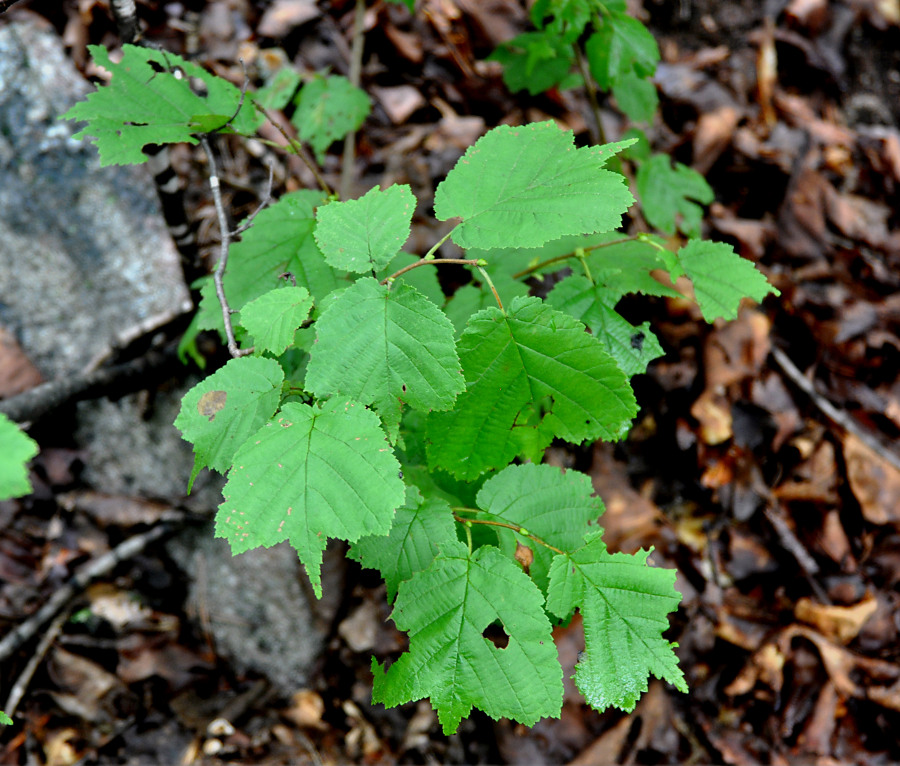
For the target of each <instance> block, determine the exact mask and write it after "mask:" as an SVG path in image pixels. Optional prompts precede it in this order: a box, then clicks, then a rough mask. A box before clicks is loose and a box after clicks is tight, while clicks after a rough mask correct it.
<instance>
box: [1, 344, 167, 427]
mask: <svg viewBox="0 0 900 766" xmlns="http://www.w3.org/2000/svg"><path fill="white" fill-rule="evenodd" d="M175 359H176V357H175V354H174V353H172V352H169V353H166V352H159V351H150V352H149V353H147V354H145V355H144V356H141V357H139V358H137V359H134V360H132V361H130V362H125V363H123V364H117V365H113V366H111V367H103V368H101V369H99V370H91V371H89V372H85V373H82V374H76V375H71V376H68V377H64V378H58V379H56V380H51V381H48V382H47V383H41V384H40V385H39V386H35V387H34V388H30V389H28V390H27V391H24V392H23V393H21V394H18V395H16V396H13V397H11V398H10V399H5V400H4V401H2V402H0V412H2V413H3V414H4V415H6V416H7V417H8V418H9V419H10V420H13V421H15V422H16V423H30V422H34V421H35V420H38V419H39V418H41V417H42V416H43V415H46V414H47V413H48V412H50V411H52V410H54V409H56V408H57V407H60V406H62V405H63V404H66V403H67V402H71V401H80V400H82V399H95V398H98V397H100V396H104V395H108V394H110V393H129V392H131V391H141V390H143V389H145V388H147V387H148V386H150V385H153V384H154V383H155V382H156V379H157V377H156V376H155V375H152V374H150V373H153V372H155V371H157V370H161V369H163V368H164V367H165V365H166V364H167V363H173V364H174V363H175Z"/></svg>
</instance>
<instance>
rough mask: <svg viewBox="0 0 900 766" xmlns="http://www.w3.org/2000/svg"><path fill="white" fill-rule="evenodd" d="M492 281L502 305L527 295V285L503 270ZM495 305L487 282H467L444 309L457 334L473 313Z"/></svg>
mask: <svg viewBox="0 0 900 766" xmlns="http://www.w3.org/2000/svg"><path fill="white" fill-rule="evenodd" d="M493 282H494V287H495V288H496V290H497V294H498V295H499V296H500V300H501V301H503V305H504V306H505V305H507V304H508V303H510V302H511V301H512V299H513V298H517V297H519V296H522V297H524V296H526V295H528V285H526V284H524V283H523V282H518V281H516V280H514V279H513V278H512V277H510V276H508V275H507V274H505V273H503V272H500V273H498V274H496V275H495V276H494V277H493ZM496 305H497V299H496V298H495V297H494V293H493V292H492V291H491V288H490V287H489V286H488V285H487V283H478V284H469V285H463V286H462V287H460V288H459V289H458V290H457V291H456V292H455V293H453V296H452V297H451V298H450V300H449V301H447V305H446V306H445V307H444V311H445V312H446V314H447V316H448V317H450V321H451V322H453V327H454V329H455V330H456V335H457V336H459V335H460V334H461V333H462V332H463V330H465V329H466V323H467V322H468V321H469V318H470V317H471V316H472V315H473V314H477V313H478V312H479V311H481V310H482V309H486V308H488V307H490V306H496Z"/></svg>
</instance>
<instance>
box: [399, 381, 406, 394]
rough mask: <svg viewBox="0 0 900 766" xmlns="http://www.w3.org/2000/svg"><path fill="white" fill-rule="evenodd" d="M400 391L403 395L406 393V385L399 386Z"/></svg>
mask: <svg viewBox="0 0 900 766" xmlns="http://www.w3.org/2000/svg"><path fill="white" fill-rule="evenodd" d="M400 390H401V391H402V392H403V393H404V394H405V393H406V383H404V384H403V385H402V386H400Z"/></svg>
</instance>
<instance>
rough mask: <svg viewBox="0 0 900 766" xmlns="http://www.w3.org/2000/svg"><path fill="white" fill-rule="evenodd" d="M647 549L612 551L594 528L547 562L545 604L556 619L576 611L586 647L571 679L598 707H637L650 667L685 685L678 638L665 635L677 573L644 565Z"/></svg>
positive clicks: (659, 675) (675, 597) (682, 688)
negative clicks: (569, 550) (631, 552)
mask: <svg viewBox="0 0 900 766" xmlns="http://www.w3.org/2000/svg"><path fill="white" fill-rule="evenodd" d="M648 555H649V551H639V552H638V553H635V554H634V555H628V554H625V553H609V552H608V551H607V550H606V545H605V544H604V542H603V541H602V540H601V539H600V534H599V533H596V532H595V533H592V534H591V535H588V536H587V537H586V538H585V544H584V546H583V547H582V548H580V549H579V550H577V551H575V552H574V553H564V554H561V555H558V556H556V557H555V558H554V559H553V564H552V565H551V566H550V587H549V590H548V594H547V608H548V609H549V610H550V611H551V612H553V614H555V615H557V617H559V618H560V619H565V618H566V617H568V616H569V615H570V614H571V613H572V611H573V610H574V609H575V608H578V609H580V610H581V616H582V618H583V620H584V640H585V650H584V653H583V655H582V657H581V659H580V660H579V662H578V664H577V665H576V666H575V676H574V678H575V685H576V686H577V687H578V690H579V691H580V692H581V693H582V694H583V695H584V697H585V699H586V700H587V702H588V704H589V705H590V706H591V707H593V708H595V709H597V710H599V711H601V712H602V711H603V710H605V709H606V708H608V707H610V706H613V707H617V708H620V709H621V710H624V711H625V712H626V713H630V712H631V711H632V710H634V708H635V705H636V704H637V700H638V698H639V697H640V695H641V694H642V693H643V692H645V691H647V678H648V676H649V675H650V674H651V673H652V674H653V675H654V676H656V677H657V678H660V679H663V680H665V681H668V682H669V683H671V684H672V685H674V686H675V688H676V689H678V690H679V691H682V692H686V691H687V684H686V683H685V680H684V675H683V674H682V672H681V670H680V669H679V667H678V658H677V657H676V656H675V652H674V651H673V650H674V649H675V647H676V646H677V644H672V643H669V642H668V641H666V640H665V639H664V638H663V637H662V633H663V631H665V630H667V629H668V627H669V621H668V618H667V615H668V614H669V612H672V611H674V610H675V609H676V608H677V607H678V602H679V601H680V600H681V594H679V593H678V591H676V590H675V588H674V583H675V575H676V572H675V570H674V569H657V568H655V567H651V566H649V565H648V564H647V556H648Z"/></svg>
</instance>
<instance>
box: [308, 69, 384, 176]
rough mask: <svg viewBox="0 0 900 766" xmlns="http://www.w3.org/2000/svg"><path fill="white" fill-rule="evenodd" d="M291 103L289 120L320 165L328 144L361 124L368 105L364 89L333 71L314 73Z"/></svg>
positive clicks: (366, 114)
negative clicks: (328, 73) (292, 104)
mask: <svg viewBox="0 0 900 766" xmlns="http://www.w3.org/2000/svg"><path fill="white" fill-rule="evenodd" d="M295 103H296V104H297V109H296V111H295V112H294V115H293V117H291V122H292V123H293V124H294V126H295V127H296V128H297V132H298V135H299V136H300V140H301V141H306V142H307V143H308V144H309V145H310V146H311V147H312V150H313V151H314V152H315V154H316V159H317V160H318V162H319V164H320V165H321V164H322V162H323V161H324V159H325V151H326V150H327V149H328V147H329V146H331V145H332V144H333V143H334V142H335V141H337V140H338V139H341V138H343V137H344V136H346V135H347V134H348V133H351V132H353V131H354V130H356V129H357V128H358V127H359V126H360V125H362V124H363V120H365V119H366V117H367V116H368V114H369V111H370V110H371V108H372V104H371V102H370V101H369V97H368V96H367V95H366V92H365V91H364V90H360V89H359V88H357V87H355V86H354V85H353V84H352V83H351V82H350V80H348V79H347V78H346V77H342V76H341V75H337V74H334V75H327V76H325V75H320V74H317V75H314V76H313V78H312V79H311V80H310V81H309V82H307V83H306V84H305V85H304V86H303V87H302V88H301V89H300V93H299V94H298V95H297V98H296V99H295Z"/></svg>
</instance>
